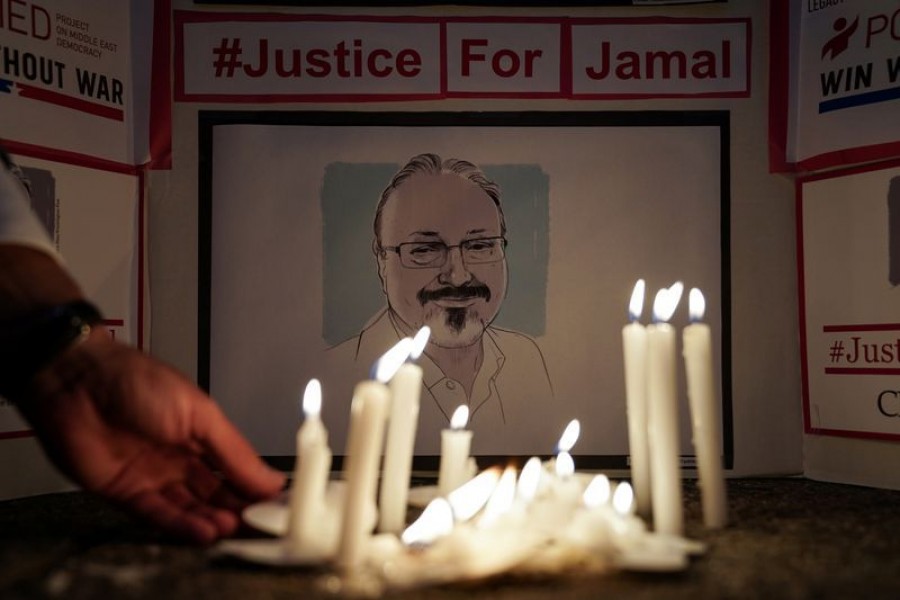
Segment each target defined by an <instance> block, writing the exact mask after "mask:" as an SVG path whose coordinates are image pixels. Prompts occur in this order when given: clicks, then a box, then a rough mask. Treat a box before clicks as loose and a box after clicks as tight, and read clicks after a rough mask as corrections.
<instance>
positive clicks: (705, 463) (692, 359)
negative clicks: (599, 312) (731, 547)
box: [622, 279, 727, 535]
mask: <svg viewBox="0 0 900 600" xmlns="http://www.w3.org/2000/svg"><path fill="white" fill-rule="evenodd" d="M644 287H645V284H644V281H643V280H642V279H640V280H638V282H637V283H636V284H635V286H634V291H633V293H632V296H631V302H630V304H629V310H628V312H629V317H630V321H631V322H630V323H629V324H628V325H626V326H625V327H624V329H623V330H622V342H623V348H624V355H625V356H624V358H625V389H626V397H627V408H628V435H629V449H630V460H631V473H632V482H633V483H634V488H635V496H636V502H637V512H638V514H640V515H642V516H644V517H648V516H649V515H651V514H652V515H653V525H654V529H655V531H657V532H659V533H665V534H673V535H680V534H681V533H682V531H683V528H684V516H683V509H682V502H681V465H680V462H679V454H680V440H679V426H678V389H677V372H676V345H677V340H676V336H675V329H674V327H673V326H672V325H670V324H669V323H668V321H669V319H671V318H672V315H673V314H674V313H675V309H676V308H677V306H678V303H679V301H680V299H681V295H682V292H683V289H684V288H683V285H682V284H681V283H680V282H678V283H675V284H674V285H672V286H671V287H669V288H663V289H661V290H659V292H657V294H656V297H655V299H654V303H653V323H652V324H651V325H648V326H644V325H641V324H640V323H639V322H638V320H639V319H640V316H641V312H642V308H643V302H644ZM705 308H706V305H705V300H704V298H703V294H702V292H701V291H700V290H698V289H697V288H693V289H692V290H691V292H690V296H689V314H690V321H691V323H690V324H689V325H688V326H686V327H685V328H684V331H683V332H682V346H683V355H684V364H685V375H686V381H687V391H688V400H689V405H690V413H691V423H692V428H693V443H694V449H695V452H696V455H697V466H698V474H699V482H700V490H701V504H702V507H703V520H704V524H705V525H706V526H707V527H709V528H720V527H723V526H724V525H725V523H726V521H727V508H726V500H725V481H724V475H723V472H722V458H721V450H720V441H719V440H720V437H721V425H720V417H719V404H718V395H717V394H716V393H715V384H714V379H713V366H712V341H711V333H710V328H709V326H708V325H707V324H705V323H702V322H701V320H702V318H703V313H704V311H705Z"/></svg>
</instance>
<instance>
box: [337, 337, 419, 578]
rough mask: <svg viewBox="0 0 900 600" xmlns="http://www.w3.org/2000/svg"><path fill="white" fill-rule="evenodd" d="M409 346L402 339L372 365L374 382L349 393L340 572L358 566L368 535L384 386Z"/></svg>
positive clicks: (383, 419) (384, 416)
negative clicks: (348, 426) (350, 396)
mask: <svg viewBox="0 0 900 600" xmlns="http://www.w3.org/2000/svg"><path fill="white" fill-rule="evenodd" d="M411 343H412V340H410V339H409V338H405V339H403V340H401V341H400V343H398V344H397V345H395V346H394V347H393V348H391V349H390V350H389V351H388V352H387V353H386V354H385V355H384V356H382V357H381V358H380V359H379V360H378V362H377V363H376V365H375V369H374V376H375V378H376V380H367V381H363V382H361V383H358V384H357V385H356V388H355V389H354V390H353V400H352V402H351V404H350V430H349V432H348V437H347V452H346V458H345V460H346V461H347V468H346V470H345V473H344V476H345V478H346V480H347V495H346V497H345V499H344V514H343V518H342V520H341V536H340V541H339V544H338V556H337V563H338V565H339V566H340V567H341V568H342V569H344V570H352V569H353V568H355V567H357V566H358V565H359V564H360V562H362V559H363V556H364V555H363V551H364V544H365V542H366V539H367V538H368V535H369V534H370V533H371V531H370V523H369V520H368V518H367V515H368V513H369V510H370V507H372V506H374V504H375V492H376V484H377V480H378V463H379V461H380V460H381V450H382V445H383V443H384V429H385V425H386V423H387V414H388V408H389V404H390V391H389V390H388V387H387V385H385V384H384V382H385V381H388V380H390V379H391V377H393V376H394V374H395V373H396V371H397V369H398V368H399V366H400V365H401V364H402V363H403V361H405V360H406V357H407V356H409V345H410V344H411Z"/></svg>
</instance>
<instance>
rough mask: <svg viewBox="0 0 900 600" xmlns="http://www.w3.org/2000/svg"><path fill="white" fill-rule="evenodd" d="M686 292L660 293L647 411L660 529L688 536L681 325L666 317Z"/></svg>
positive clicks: (650, 338)
mask: <svg viewBox="0 0 900 600" xmlns="http://www.w3.org/2000/svg"><path fill="white" fill-rule="evenodd" d="M681 290H682V287H681V284H680V283H679V284H675V285H674V286H673V287H672V288H669V289H662V290H660V291H659V292H658V293H657V294H656V298H655V300H654V303H653V317H654V323H653V324H652V325H649V326H648V327H647V400H648V406H647V409H648V413H649V415H648V417H649V418H648V425H649V438H648V440H649V449H650V488H651V492H652V495H653V527H654V529H655V530H656V531H657V532H658V533H667V534H672V535H681V534H682V532H683V530H684V513H683V509H682V505H681V496H682V494H681V465H680V461H679V453H680V447H681V444H680V441H679V435H678V388H677V380H676V368H675V346H676V339H675V329H674V328H673V327H672V326H671V325H669V324H668V323H667V322H666V321H668V320H669V319H670V318H671V317H672V314H674V312H675V307H676V306H677V305H678V300H679V299H680V297H681Z"/></svg>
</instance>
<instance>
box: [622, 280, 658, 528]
mask: <svg viewBox="0 0 900 600" xmlns="http://www.w3.org/2000/svg"><path fill="white" fill-rule="evenodd" d="M644 288H645V284H644V280H643V279H638V281H637V283H636V284H635V285H634V291H633V292H632V294H631V302H630V303H629V305H628V316H629V319H630V320H631V322H630V323H629V324H628V325H626V326H625V327H623V328H622V348H623V352H624V359H625V399H626V409H627V415H628V448H629V461H630V463H631V465H630V466H631V484H632V487H633V489H634V495H635V502H636V510H637V513H638V514H639V515H641V516H642V517H644V518H648V517H650V512H651V507H652V504H651V501H650V498H651V496H650V456H649V449H648V446H647V329H646V328H645V327H644V326H643V325H641V324H640V323H639V322H638V320H639V319H640V318H641V312H642V310H643V307H644Z"/></svg>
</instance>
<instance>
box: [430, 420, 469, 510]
mask: <svg viewBox="0 0 900 600" xmlns="http://www.w3.org/2000/svg"><path fill="white" fill-rule="evenodd" d="M468 420H469V407H468V406H466V405H465V404H461V405H460V406H458V407H457V409H456V410H455V411H454V412H453V416H452V417H451V418H450V429H444V430H443V431H441V467H440V471H439V473H438V494H440V495H441V496H446V495H447V494H449V493H450V492H452V491H453V490H455V489H456V488H458V487H459V486H461V485H462V484H464V483H465V482H466V481H467V480H468V475H469V469H468V462H469V449H470V448H471V445H472V432H471V431H468V430H466V429H464V427H465V426H466V423H467V422H468Z"/></svg>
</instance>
